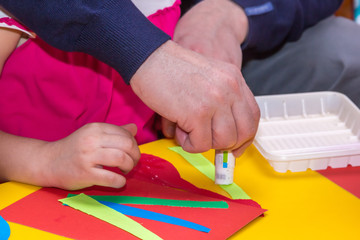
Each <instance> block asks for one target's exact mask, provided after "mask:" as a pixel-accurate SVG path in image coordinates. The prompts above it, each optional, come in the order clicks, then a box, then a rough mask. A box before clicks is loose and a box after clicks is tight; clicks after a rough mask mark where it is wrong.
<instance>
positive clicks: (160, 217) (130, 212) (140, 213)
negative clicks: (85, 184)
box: [99, 201, 211, 233]
mask: <svg viewBox="0 0 360 240" xmlns="http://www.w3.org/2000/svg"><path fill="white" fill-rule="evenodd" d="M99 202H100V203H102V204H104V205H106V206H108V207H110V208H112V209H114V210H116V211H118V212H121V213H122V214H125V215H127V216H133V217H141V218H146V219H150V220H155V221H159V222H165V223H170V224H174V225H178V226H182V227H187V228H191V229H194V230H197V231H201V232H206V233H208V232H209V231H210V230H211V229H210V228H207V227H205V226H202V225H200V224H197V223H193V222H190V221H187V220H184V219H181V218H177V217H172V216H169V215H165V214H162V213H157V212H152V211H148V210H144V209H140V208H135V207H130V206H125V205H122V204H118V203H113V202H107V201H99Z"/></svg>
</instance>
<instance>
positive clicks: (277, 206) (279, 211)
mask: <svg viewBox="0 0 360 240" xmlns="http://www.w3.org/2000/svg"><path fill="white" fill-rule="evenodd" d="M171 146H175V143H174V142H173V141H172V140H166V139H164V140H159V141H155V142H152V143H148V144H144V145H141V146H140V150H141V152H142V153H148V154H152V155H156V156H159V157H161V158H163V159H166V160H168V161H169V162H171V163H172V164H173V165H174V166H175V167H176V168H177V169H178V171H179V172H180V174H181V176H182V178H184V179H185V180H187V181H190V182H192V183H194V184H195V185H196V186H198V187H200V188H205V189H208V190H211V191H214V192H217V193H220V194H223V195H225V196H227V195H226V193H225V192H224V191H223V190H222V189H221V188H220V187H218V186H217V185H215V184H214V182H213V181H211V180H209V179H208V178H207V177H205V176H204V175H202V174H201V173H200V172H198V170H196V169H195V168H194V167H192V166H191V165H190V164H189V163H187V162H186V161H185V160H184V159H183V158H182V157H181V156H180V155H178V154H177V153H175V152H173V151H170V150H169V149H168V147H171ZM204 156H205V157H207V158H208V159H209V160H211V161H213V159H214V151H213V150H211V151H208V152H206V153H204ZM235 182H236V183H237V184H238V185H239V186H241V187H242V188H243V189H244V190H245V191H246V193H247V194H248V195H249V196H250V197H251V198H252V199H253V200H255V201H257V202H258V203H259V204H260V205H261V206H262V207H263V208H264V209H268V211H267V212H266V213H265V216H264V217H259V218H257V219H255V220H254V221H252V222H251V223H249V224H248V225H247V226H246V227H244V228H243V229H241V230H240V231H238V232H237V233H236V234H235V235H233V236H232V237H231V238H230V239H231V240H234V239H266V240H268V239H357V240H358V239H360V199H359V198H357V197H355V196H354V195H352V194H351V193H349V192H347V191H346V190H344V189H343V188H341V187H339V186H338V185H336V184H335V183H333V182H331V181H330V180H328V179H327V178H325V177H323V176H322V175H321V174H319V173H317V172H315V171H311V170H308V171H306V172H301V173H290V172H288V173H277V172H275V171H274V170H273V169H272V168H271V166H270V165H269V164H268V163H267V161H266V160H265V159H264V158H263V157H262V156H261V155H260V154H259V152H258V151H257V150H256V148H255V147H254V146H251V147H250V148H249V149H248V150H247V151H246V152H245V154H244V155H243V156H241V157H240V158H238V159H237V161H236V168H235ZM354 184H359V183H354ZM38 189H39V187H35V186H30V185H26V184H20V183H15V182H8V183H3V184H0V209H2V208H5V207H6V206H8V205H10V204H12V203H14V202H15V201H17V200H19V199H21V198H23V197H25V196H27V195H28V194H30V193H32V192H34V191H36V190H38ZM9 225H10V230H11V236H10V239H22V240H23V239H37V240H38V239H68V238H65V237H61V236H57V235H54V234H51V233H47V232H44V231H40V230H37V229H33V228H30V227H27V226H23V225H20V224H16V223H12V222H10V223H9Z"/></svg>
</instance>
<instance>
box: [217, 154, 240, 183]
mask: <svg viewBox="0 0 360 240" xmlns="http://www.w3.org/2000/svg"><path fill="white" fill-rule="evenodd" d="M234 168H235V156H234V155H233V154H232V152H231V151H221V150H215V184H219V185H229V184H232V183H233V181H234Z"/></svg>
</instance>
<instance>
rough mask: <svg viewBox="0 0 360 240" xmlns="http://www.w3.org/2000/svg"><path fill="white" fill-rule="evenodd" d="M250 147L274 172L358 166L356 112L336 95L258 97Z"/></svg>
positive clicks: (359, 136) (359, 114)
mask: <svg viewBox="0 0 360 240" xmlns="http://www.w3.org/2000/svg"><path fill="white" fill-rule="evenodd" d="M256 101H257V103H258V104H259V107H260V111H261V119H260V124H259V129H258V132H257V134H256V137H255V141H254V145H255V146H256V148H257V149H258V150H259V151H260V153H261V154H262V155H263V156H264V157H265V158H266V159H267V160H268V161H269V163H270V165H271V166H272V167H273V168H274V169H275V171H277V172H286V171H287V170H290V171H293V172H300V171H306V170H307V169H308V168H310V169H313V170H320V169H326V168H327V167H328V166H331V167H332V168H341V167H346V166H348V165H352V166H360V110H359V109H358V108H357V107H356V105H355V104H354V103H353V102H351V100H350V99H349V98H348V97H346V96H345V95H343V94H340V93H337V92H313V93H299V94H283V95H269V96H258V97H256Z"/></svg>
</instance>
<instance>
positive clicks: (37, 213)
mask: <svg viewBox="0 0 360 240" xmlns="http://www.w3.org/2000/svg"><path fill="white" fill-rule="evenodd" d="M149 169H152V171H150V172H149V173H146V172H147V170H149ZM174 169H175V168H174V167H173V166H172V165H171V164H169V163H168V162H167V161H164V160H162V159H160V158H157V157H154V156H151V155H143V156H142V159H141V164H140V165H139V166H138V167H137V170H138V171H134V172H135V173H134V174H132V175H130V176H129V177H128V181H127V185H126V187H125V188H122V189H116V190H115V189H109V188H103V187H93V188H89V189H85V190H83V191H75V192H71V193H80V192H83V193H85V194H88V195H129V196H143V197H156V198H169V199H180V200H196V201H214V200H219V199H221V200H226V201H227V202H228V204H229V209H210V208H180V207H169V206H148V205H136V207H140V208H143V209H146V210H151V211H155V212H159V213H163V214H167V215H171V216H174V217H179V218H183V219H186V220H189V221H193V222H196V223H199V224H201V225H204V226H206V227H208V228H210V229H211V231H210V232H209V233H203V232H199V231H196V230H192V229H187V228H184V227H181V226H175V225H171V224H166V223H161V222H156V221H152V220H147V219H142V218H136V217H132V219H134V220H135V221H138V222H139V223H141V224H143V226H144V227H146V228H148V229H149V230H151V231H153V232H154V233H155V234H157V235H159V236H160V237H162V238H163V239H171V240H173V239H174V240H176V239H194V240H195V239H196V240H197V239H226V238H228V237H230V236H231V235H232V234H234V233H235V232H236V231H238V230H239V229H241V228H242V227H243V226H245V225H246V224H247V223H249V222H250V221H252V220H253V219H255V218H256V217H258V216H259V215H261V214H262V213H264V211H265V210H263V209H261V208H260V207H259V206H258V205H257V204H256V203H255V202H253V201H251V200H247V201H244V200H240V201H239V200H238V201H237V200H229V199H226V198H225V197H222V196H220V195H217V194H213V193H211V192H209V191H206V190H201V189H198V188H196V187H194V186H193V185H191V184H189V183H188V182H186V181H184V180H182V179H180V178H179V174H178V172H177V171H176V169H175V172H176V173H177V174H175V172H174ZM169 173H171V174H169ZM154 174H155V175H154ZM155 176H159V178H157V177H155ZM151 179H153V180H151ZM160 179H162V180H160ZM167 184H168V185H180V186H186V187H188V188H190V190H191V191H192V192H190V191H185V190H179V189H175V188H170V187H168V186H166V185H167ZM196 189H198V190H199V192H200V193H202V194H198V193H196V192H197V190H196ZM68 193H69V191H64V190H60V189H55V188H42V189H40V190H38V191H36V192H34V193H32V194H30V195H28V196H27V197H25V198H23V199H21V200H19V201H18V202H16V203H14V204H12V205H10V206H9V207H7V208H5V209H3V210H1V211H0V215H1V216H3V218H4V219H5V220H7V221H11V222H16V223H19V224H23V225H27V226H30V227H34V228H37V229H41V230H44V231H48V232H52V233H55V234H58V235H62V236H65V237H69V238H74V239H137V238H136V237H134V236H132V235H131V234H129V233H127V232H125V231H123V230H121V229H119V228H117V227H115V226H112V225H110V224H108V223H106V222H103V221H102V220H99V219H97V218H95V217H92V216H89V215H87V214H84V213H82V212H80V211H77V210H74V209H72V208H70V207H68V206H64V205H62V204H61V203H60V202H58V199H61V198H65V197H66V196H67V194H68ZM208 195H211V196H208ZM214 197H215V198H214ZM254 203H255V204H254ZM251 205H252V206H251ZM132 206H135V205H132Z"/></svg>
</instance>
